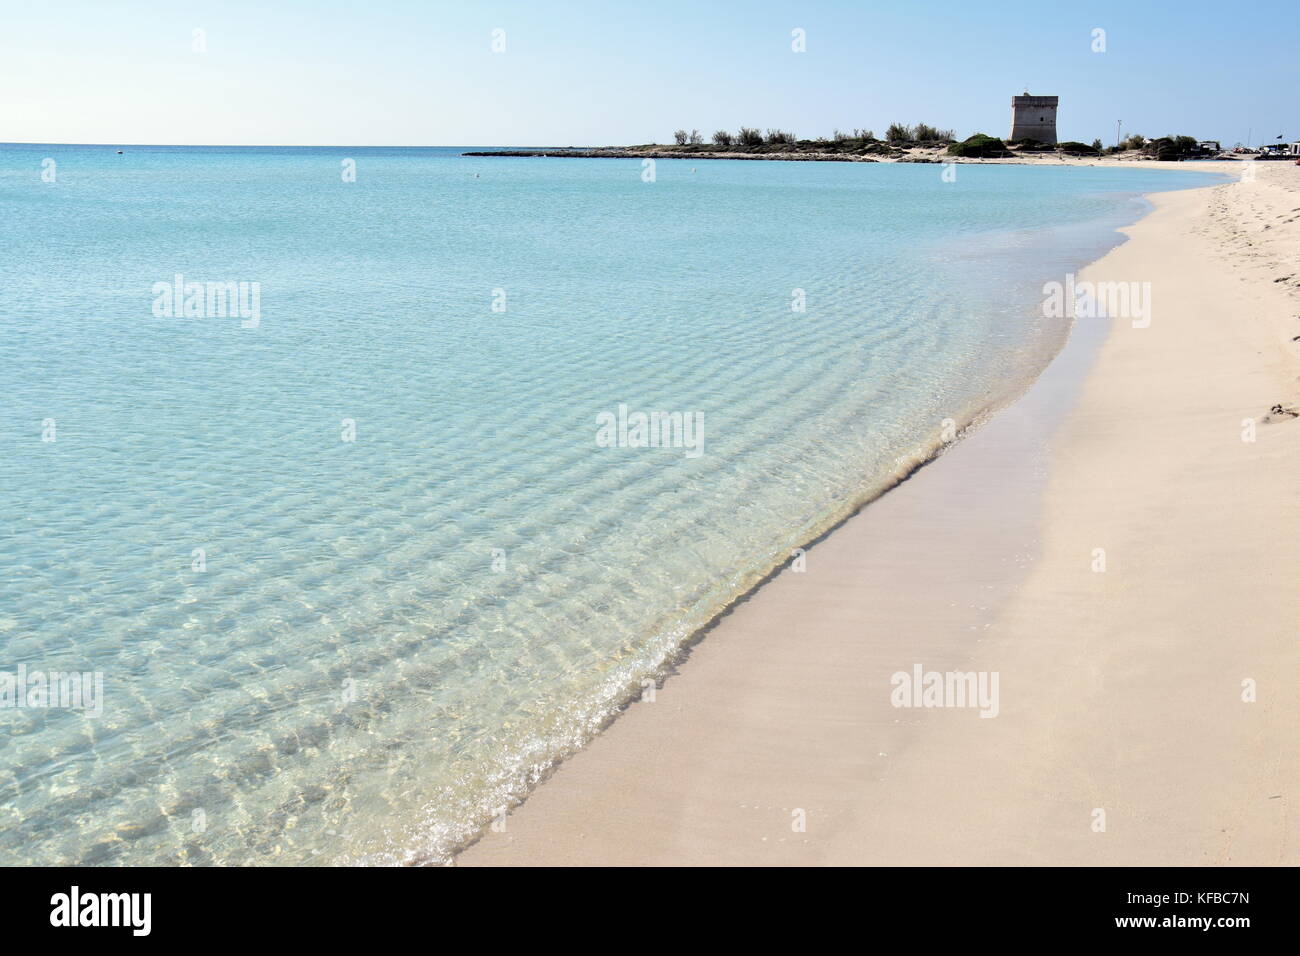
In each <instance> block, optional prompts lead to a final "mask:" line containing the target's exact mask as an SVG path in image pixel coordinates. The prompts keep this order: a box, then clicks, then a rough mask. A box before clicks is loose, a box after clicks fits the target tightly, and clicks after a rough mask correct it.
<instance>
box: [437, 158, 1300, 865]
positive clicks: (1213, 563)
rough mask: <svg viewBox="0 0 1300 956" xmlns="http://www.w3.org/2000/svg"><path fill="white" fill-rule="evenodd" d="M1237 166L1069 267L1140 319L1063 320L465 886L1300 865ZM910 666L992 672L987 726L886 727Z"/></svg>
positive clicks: (708, 647) (1287, 465)
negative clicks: (931, 460) (902, 869)
mask: <svg viewBox="0 0 1300 956" xmlns="http://www.w3.org/2000/svg"><path fill="white" fill-rule="evenodd" d="M1146 165H1148V166H1154V165H1155V164H1146ZM1226 165H1228V164H1225V166H1226ZM1257 169H1258V172H1259V178H1258V180H1257V181H1255V182H1247V183H1234V184H1232V185H1229V186H1221V187H1214V188H1211V189H1202V190H1193V191H1184V192H1177V193H1165V194H1159V195H1158V196H1156V197H1155V199H1154V201H1155V203H1156V207H1157V208H1156V211H1155V212H1154V213H1152V214H1151V215H1150V216H1148V217H1147V218H1145V219H1144V220H1142V221H1141V222H1140V223H1138V224H1137V225H1135V226H1134V227H1132V228H1131V229H1129V230H1127V232H1129V233H1130V235H1131V237H1132V241H1130V242H1128V243H1126V244H1125V245H1123V246H1121V247H1119V248H1117V249H1116V250H1114V251H1112V252H1111V253H1110V254H1109V255H1107V256H1106V257H1105V258H1103V259H1102V260H1100V261H1099V262H1097V263H1095V264H1094V265H1093V266H1091V267H1089V269H1088V270H1087V271H1086V272H1085V273H1084V275H1083V276H1082V277H1081V278H1083V279H1091V280H1098V281H1111V280H1126V281H1127V280H1132V281H1137V282H1150V283H1151V284H1152V286H1151V288H1152V297H1153V303H1154V309H1153V320H1152V322H1151V324H1150V327H1148V328H1133V327H1132V325H1131V323H1130V322H1129V321H1127V320H1121V319H1116V320H1114V321H1113V322H1110V323H1106V322H1104V321H1102V320H1095V319H1079V320H1078V322H1077V324H1076V329H1075V333H1074V334H1073V335H1072V341H1071V344H1070V345H1069V346H1068V347H1067V349H1066V352H1065V353H1064V355H1063V358H1062V359H1058V361H1057V362H1056V363H1054V364H1053V366H1052V367H1051V368H1050V369H1049V370H1048V372H1047V373H1046V374H1045V375H1044V377H1043V379H1041V380H1040V382H1039V384H1037V385H1036V386H1035V387H1034V388H1033V389H1032V390H1031V391H1030V393H1029V395H1028V396H1027V397H1026V398H1025V399H1023V400H1022V401H1021V402H1019V403H1017V404H1016V405H1014V406H1012V407H1011V408H1009V409H1007V410H1004V411H1003V412H1002V413H1000V414H999V415H998V416H997V417H996V418H995V419H994V420H993V421H992V422H991V423H990V424H989V425H987V426H985V427H984V428H981V429H979V430H978V431H977V432H975V433H974V435H973V436H972V437H971V438H969V439H967V440H965V441H963V442H961V443H959V444H958V445H956V446H955V447H954V448H953V449H952V450H951V451H950V452H949V453H948V454H946V455H944V456H943V457H942V458H940V459H939V460H938V461H937V462H936V463H935V464H933V465H932V466H930V467H927V468H925V469H922V471H920V472H919V473H918V474H917V475H916V476H914V477H913V478H912V479H911V480H909V481H908V482H906V483H904V484H903V485H902V486H900V487H899V488H897V489H896V490H895V491H893V492H891V493H889V494H888V495H886V496H885V497H883V498H882V499H880V500H879V501H877V502H875V503H873V504H872V505H871V506H869V507H868V508H866V509H865V510H864V511H863V512H862V513H860V514H859V515H857V516H856V517H854V518H853V519H851V520H850V521H848V522H847V523H845V524H844V525H843V526H841V527H840V528H839V529H837V530H836V531H834V532H833V533H831V535H829V537H827V538H826V539H825V540H823V541H822V542H820V543H818V544H817V545H816V546H814V547H813V548H811V549H810V550H809V552H808V570H807V572H806V573H804V574H795V573H792V572H788V571H787V572H785V573H783V574H781V575H780V576H778V577H777V578H776V579H775V580H773V581H772V582H770V583H769V584H767V585H765V586H764V587H763V588H761V589H760V590H759V591H758V592H757V593H756V594H755V595H754V596H753V597H752V598H751V599H750V600H748V601H746V602H744V603H742V604H741V605H739V606H738V607H737V608H736V609H735V610H734V611H733V613H731V614H729V615H728V616H726V617H725V618H724V619H723V620H722V621H721V622H720V624H719V625H718V626H717V627H716V628H715V629H713V630H712V631H710V632H709V633H708V634H707V635H705V636H704V638H703V640H702V641H701V642H700V643H699V644H698V645H697V646H696V647H695V648H694V650H693V651H692V653H691V654H690V656H689V658H688V659H687V660H686V661H685V662H684V663H683V665H682V667H681V669H680V672H679V673H678V674H677V675H675V676H673V677H671V678H670V679H669V680H668V681H666V682H665V684H664V686H663V687H662V688H661V689H660V690H659V691H658V693H657V695H656V700H655V701H654V702H653V703H649V702H641V703H637V704H634V705H632V706H631V707H630V708H629V709H628V711H627V712H626V713H625V714H624V715H623V716H622V717H620V718H619V719H618V720H617V721H616V722H615V723H614V724H613V725H612V726H611V727H610V728H609V729H608V730H607V731H606V732H605V733H603V734H602V735H601V736H600V737H598V738H597V739H596V740H595V741H593V743H592V744H591V745H590V746H589V747H588V748H587V749H585V750H584V751H582V752H581V753H579V754H577V755H576V756H575V757H573V758H572V759H570V760H569V761H566V762H565V763H564V764H563V765H561V766H560V767H559V769H558V770H557V771H556V773H555V774H554V775H553V776H552V777H551V779H549V780H548V781H547V782H545V783H544V784H542V786H540V787H539V788H538V790H537V791H536V792H535V793H534V794H533V795H532V796H531V797H530V798H529V799H528V800H527V801H526V802H525V803H524V805H523V806H522V807H520V808H518V809H517V810H516V811H515V812H514V813H512V814H511V815H510V817H509V818H508V821H507V824H506V830H505V831H504V832H500V833H488V834H487V835H486V836H485V837H484V839H482V840H481V841H480V842H479V843H477V844H475V845H474V846H472V847H470V848H469V849H468V850H467V851H466V852H464V853H462V854H461V855H460V856H459V857H458V859H457V863H458V865H492V864H497V865H511V864H597V863H603V864H759V863H762V864H817V863H835V864H880V863H887V864H946V863H954V864H958V863H960V864H966V863H991V864H1018V863H1041V864H1104V863H1120V864H1224V863H1233V864H1248V863H1249V864H1276V863H1292V864H1294V863H1296V862H1300V842H1298V841H1297V839H1296V838H1293V837H1292V836H1291V834H1290V831H1289V827H1288V818H1289V817H1290V816H1294V814H1291V812H1290V803H1291V801H1293V800H1297V799H1300V787H1298V786H1297V785H1298V784H1300V757H1298V756H1297V748H1296V741H1297V739H1300V695H1298V694H1297V691H1298V690H1300V650H1298V649H1297V646H1296V642H1297V637H1298V636H1300V635H1298V634H1297V623H1298V622H1300V533H1298V532H1300V527H1297V524H1298V522H1297V516H1300V500H1298V498H1300V494H1298V492H1297V488H1298V487H1300V482H1298V480H1297V479H1298V477H1300V419H1293V418H1290V417H1289V416H1287V415H1283V416H1274V417H1275V418H1277V419H1278V420H1276V421H1272V422H1269V423H1264V420H1265V418H1266V417H1267V415H1268V410H1269V408H1270V406H1273V405H1275V404H1282V405H1284V406H1296V405H1298V404H1300V342H1293V341H1292V337H1293V336H1300V318H1297V316H1298V315H1300V301H1298V300H1300V168H1297V167H1295V166H1292V165H1290V164H1282V163H1269V164H1266V163H1260V164H1259V165H1258V167H1257ZM1283 276H1291V278H1290V279H1289V280H1287V281H1284V282H1276V281H1274V280H1275V279H1278V278H1280V277H1283ZM1108 326H1109V332H1108V333H1107V332H1106V329H1107V327H1108ZM1103 335H1104V342H1101V343H1100V345H1099V346H1098V347H1096V348H1094V347H1093V346H1092V345H1090V344H1089V343H1090V341H1092V340H1099V339H1100V338H1101V337H1102V336H1103ZM1094 353H1095V354H1094ZM1094 357H1095V364H1094V365H1092V367H1091V369H1090V370H1087V371H1086V376H1085V374H1084V373H1085V367H1086V366H1087V365H1088V364H1089V363H1090V362H1091V361H1092V360H1093V358H1094ZM1078 389H1081V391H1079V392H1078V394H1077V395H1076V394H1074V393H1075V391H1076V390H1078ZM1066 409H1068V413H1067V414H1065V415H1064V420H1063V421H1060V418H1061V413H1062V412H1063V411H1064V410H1066ZM1244 419H1255V420H1256V421H1257V422H1259V424H1258V425H1257V427H1256V440H1255V441H1253V442H1246V441H1243V440H1242V432H1243V420H1244ZM1057 422H1059V424H1058V425H1055V427H1054V423H1057ZM1098 548H1102V549H1104V550H1105V559H1106V569H1105V571H1104V572H1102V573H1098V572H1096V571H1094V570H1093V565H1094V562H1095V557H1094V549H1098ZM915 664H921V665H923V666H924V667H925V668H926V669H927V670H939V671H946V670H954V669H960V670H963V671H966V670H970V671H985V672H997V673H998V675H999V680H1000V686H999V690H1000V695H999V696H1000V713H999V715H998V716H997V717H996V718H994V719H981V718H980V717H979V716H978V713H977V712H976V711H975V710H973V709H958V708H949V709H897V708H894V707H892V706H891V704H890V690H891V687H890V675H891V674H893V673H894V672H896V671H910V670H911V669H912V667H913V665H915ZM1247 679H1253V680H1254V681H1256V682H1257V688H1258V689H1257V694H1258V700H1257V701H1256V702H1254V703H1247V702H1244V701H1243V700H1242V693H1243V690H1242V682H1243V681H1244V680H1247ZM1096 809H1101V810H1104V812H1105V831H1104V832H1096V831H1095V830H1094V820H1095V819H1096V815H1095V813H1094V811H1095V810H1096ZM801 813H802V814H803V816H804V817H805V818H806V828H805V829H803V830H802V831H801V830H799V829H798V827H797V824H798V820H799V818H800V814H801Z"/></svg>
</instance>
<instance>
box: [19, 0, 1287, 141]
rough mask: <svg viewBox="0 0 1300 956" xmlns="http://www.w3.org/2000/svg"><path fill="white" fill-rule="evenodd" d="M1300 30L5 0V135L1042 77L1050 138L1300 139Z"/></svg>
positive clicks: (481, 121) (850, 5) (529, 116)
mask: <svg viewBox="0 0 1300 956" xmlns="http://www.w3.org/2000/svg"><path fill="white" fill-rule="evenodd" d="M796 30H801V31H803V34H802V35H803V38H804V47H805V49H804V50H803V51H802V52H796V50H795V49H794V46H796V45H797V44H796V37H795V36H794V31H796ZM1098 30H1101V31H1104V34H1097V33H1096V31H1098ZM196 31H199V32H197V33H196ZM494 31H500V32H496V33H494ZM1099 40H1100V41H1101V42H1100V43H1099V42H1098V41H1099ZM1297 40H1300V13H1298V12H1297V10H1296V8H1295V6H1294V4H1293V3H1292V2H1290V0H1286V2H1282V0H1256V2H1252V3H1249V4H1240V5H1238V6H1235V7H1234V6H1231V5H1224V4H1222V3H1211V2H1200V0H1184V2H1167V0H1127V2H1123V3H1111V2H1105V0H1103V2H1087V3H1083V2H1053V0H1044V2H1040V3H1026V2H1024V0H968V2H947V0H900V2H884V0H824V2H815V0H813V2H810V0H802V2H770V0H750V2H744V0H734V2H724V0H717V2H709V0H651V2H635V0H604V2H585V0H531V2H510V3H505V2H497V3H494V2H479V0H473V2H470V0H460V2H439V0H424V2H419V0H368V2H362V0H358V2H342V0H314V2H300V0H215V2H207V0H204V2H198V0H195V2H186V0H171V2H161V0H159V2H154V0H118V2H112V3H106V2H103V0H59V2H23V0H0V142H34V143H107V144H115V143H118V144H194V145H227V144H246V145H326V146H328V145H341V146H362V145H391V146H507V145H514V146H571V145H574V146H578V145H583V146H585V145H624V144H637V143H652V142H671V141H672V134H673V131H674V130H676V129H679V128H686V129H699V130H700V131H701V132H702V133H703V134H704V135H705V136H706V138H707V137H708V136H709V135H711V134H712V132H713V131H714V130H716V129H728V130H733V131H734V130H735V129H737V128H738V127H739V126H741V125H745V126H755V127H759V128H760V129H767V128H769V127H771V128H780V129H785V130H790V131H793V132H794V133H796V134H797V135H798V136H800V137H802V138H815V137H817V136H830V135H831V133H832V132H833V130H835V129H837V128H838V129H841V130H845V131H848V130H851V129H854V128H863V129H871V130H873V131H874V132H875V133H876V134H877V135H881V134H883V132H884V130H885V128H886V127H887V126H888V125H889V124H890V123H891V122H894V121H897V122H903V123H909V124H910V123H916V122H927V123H930V124H932V125H934V126H938V127H940V128H950V129H953V130H954V131H955V132H956V134H957V136H958V137H959V138H965V137H966V136H968V135H970V134H972V133H975V132H985V133H989V134H992V135H994V136H1003V137H1004V136H1006V135H1007V133H1008V132H1009V125H1010V98H1011V97H1012V96H1013V95H1015V94H1017V93H1022V92H1024V91H1025V90H1026V88H1028V89H1029V91H1030V92H1032V93H1036V94H1049V95H1051V94H1054V95H1057V96H1059V97H1060V98H1061V99H1060V110H1059V118H1058V135H1059V137H1060V138H1061V139H1062V140H1080V141H1083V142H1092V140H1093V139H1101V140H1102V141H1103V142H1104V143H1106V144H1111V143H1113V142H1114V141H1115V138H1116V129H1117V121H1119V120H1122V121H1123V131H1124V134H1125V135H1128V134H1130V133H1142V134H1144V135H1146V136H1158V135H1165V134H1186V135H1191V136H1194V137H1196V138H1197V139H1217V140H1220V141H1221V142H1222V143H1223V144H1224V145H1225V146H1227V145H1231V144H1235V143H1238V142H1246V141H1247V135H1248V134H1251V137H1252V142H1254V143H1261V142H1273V141H1275V139H1274V137H1275V136H1277V135H1278V134H1283V135H1285V136H1286V138H1287V139H1289V140H1293V139H1300V107H1298V106H1297V104H1298V103H1300V98H1298V97H1297V96H1296V95H1295V87H1296V82H1295V73H1294V70H1295V67H1296V62H1297V61H1296V57H1297V54H1298V53H1300V44H1298V43H1297ZM494 43H495V46H496V47H497V49H494ZM1098 46H1101V47H1102V48H1101V49H1095V48H1096V47H1098ZM1251 131H1253V134H1252V133H1251Z"/></svg>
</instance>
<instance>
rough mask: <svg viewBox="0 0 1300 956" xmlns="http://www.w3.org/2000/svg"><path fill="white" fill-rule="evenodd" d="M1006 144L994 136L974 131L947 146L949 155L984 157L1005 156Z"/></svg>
mask: <svg viewBox="0 0 1300 956" xmlns="http://www.w3.org/2000/svg"><path fill="white" fill-rule="evenodd" d="M1006 152H1007V146H1006V144H1005V143H1004V142H1002V140H1000V139H998V138H997V137H996V136H987V135H985V134H984V133H976V134H975V135H974V136H971V137H969V138H967V139H965V140H962V141H961V142H960V143H953V144H952V145H951V146H949V147H948V155H949V156H969V157H971V158H976V159H978V158H984V157H988V156H1005V155H1006Z"/></svg>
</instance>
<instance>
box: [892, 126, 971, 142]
mask: <svg viewBox="0 0 1300 956" xmlns="http://www.w3.org/2000/svg"><path fill="white" fill-rule="evenodd" d="M954 140H955V137H954V136H953V134H952V130H950V129H939V128H938V127H937V126H931V125H930V124H929V123H917V124H916V125H915V126H907V125H905V124H903V123H890V124H889V129H888V130H886V131H885V142H887V143H939V144H942V143H951V142H953V141H954Z"/></svg>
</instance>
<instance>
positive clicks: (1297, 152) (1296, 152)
mask: <svg viewBox="0 0 1300 956" xmlns="http://www.w3.org/2000/svg"><path fill="white" fill-rule="evenodd" d="M1286 151H1287V154H1288V155H1290V156H1300V139H1298V140H1296V141H1295V142H1294V143H1288V144H1287V147H1286Z"/></svg>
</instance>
